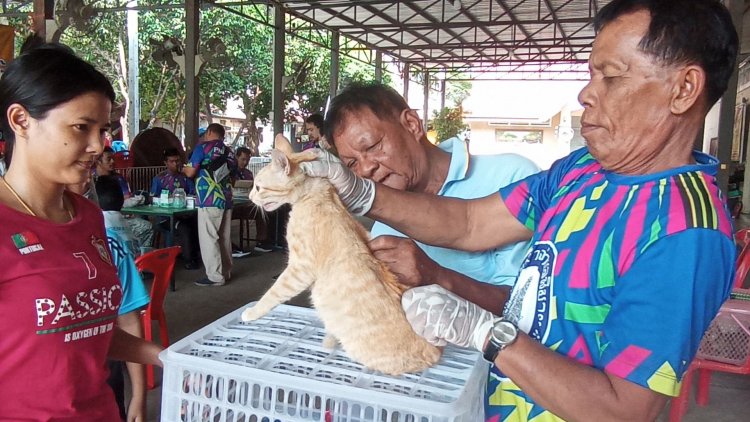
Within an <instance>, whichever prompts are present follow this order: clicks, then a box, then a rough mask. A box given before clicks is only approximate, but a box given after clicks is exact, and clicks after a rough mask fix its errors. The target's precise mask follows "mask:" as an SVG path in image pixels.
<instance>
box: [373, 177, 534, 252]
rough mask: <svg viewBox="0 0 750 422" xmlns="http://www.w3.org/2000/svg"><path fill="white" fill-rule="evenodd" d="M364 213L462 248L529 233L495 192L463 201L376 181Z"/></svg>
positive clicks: (488, 245)
mask: <svg viewBox="0 0 750 422" xmlns="http://www.w3.org/2000/svg"><path fill="white" fill-rule="evenodd" d="M367 216H369V217H370V218H373V219H375V220H378V221H381V222H383V223H385V224H387V225H389V226H391V227H393V228H394V229H396V230H398V231H400V232H401V233H404V234H406V235H407V236H408V237H411V238H412V239H415V240H418V241H420V242H422V243H426V244H428V245H434V246H442V247H447V248H451V249H460V250H465V251H484V250H488V249H493V248H496V247H498V246H502V245H506V244H509V243H514V242H519V241H522V240H528V239H530V238H531V234H532V233H531V232H530V231H529V230H528V229H527V228H526V227H525V226H523V225H522V224H521V223H519V222H518V221H517V220H516V219H515V217H513V216H512V215H511V214H510V212H509V211H508V209H507V208H506V207H505V205H504V204H503V201H502V199H501V198H500V195H498V194H494V195H490V196H487V197H485V198H480V199H472V200H464V199H456V198H449V197H441V196H435V195H430V194H425V193H415V192H405V191H399V190H395V189H391V188H389V187H387V186H385V185H380V184H379V185H377V189H376V191H375V200H374V201H373V204H372V208H370V211H369V212H368V213H367Z"/></svg>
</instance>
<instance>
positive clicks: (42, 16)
mask: <svg viewBox="0 0 750 422" xmlns="http://www.w3.org/2000/svg"><path fill="white" fill-rule="evenodd" d="M31 20H32V22H33V27H34V28H33V29H34V33H35V34H36V35H37V36H38V37H40V38H42V39H44V40H45V41H51V40H52V36H53V35H54V34H53V32H54V28H56V27H57V24H55V0H34V11H33V13H32V14H31ZM48 26H49V27H50V30H49V31H48V30H47V27H48ZM48 32H49V33H48Z"/></svg>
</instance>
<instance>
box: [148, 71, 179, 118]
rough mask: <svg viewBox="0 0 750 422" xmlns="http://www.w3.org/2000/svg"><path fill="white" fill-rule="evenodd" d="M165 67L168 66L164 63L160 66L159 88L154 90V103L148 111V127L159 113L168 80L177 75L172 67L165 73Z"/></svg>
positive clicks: (165, 95) (167, 86)
mask: <svg viewBox="0 0 750 422" xmlns="http://www.w3.org/2000/svg"><path fill="white" fill-rule="evenodd" d="M167 69H168V67H167V66H166V65H163V66H162V72H161V77H160V78H159V89H158V90H157V91H156V99H155V100H154V104H153V105H152V107H151V112H150V113H149V119H148V127H149V128H151V127H153V125H154V123H155V122H156V116H157V115H158V114H159V109H160V108H161V105H162V103H164V99H165V98H166V97H167V92H168V91H169V81H170V80H172V79H174V78H175V77H176V76H177V69H172V71H171V72H169V73H168V74H166V73H167ZM165 74H166V75H165ZM173 130H174V129H173Z"/></svg>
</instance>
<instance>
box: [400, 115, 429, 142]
mask: <svg viewBox="0 0 750 422" xmlns="http://www.w3.org/2000/svg"><path fill="white" fill-rule="evenodd" d="M399 120H400V122H401V125H402V126H403V127H405V128H406V129H407V130H408V131H409V133H411V134H412V136H413V137H414V139H416V140H417V141H420V140H422V137H423V136H425V131H424V127H422V119H420V118H419V115H418V114H417V112H416V111H415V110H412V109H410V108H407V109H405V110H402V111H401V115H400V116H399Z"/></svg>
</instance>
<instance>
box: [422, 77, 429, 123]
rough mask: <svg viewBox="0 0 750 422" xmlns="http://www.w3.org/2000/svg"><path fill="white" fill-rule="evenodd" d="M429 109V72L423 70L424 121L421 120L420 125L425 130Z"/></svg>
mask: <svg viewBox="0 0 750 422" xmlns="http://www.w3.org/2000/svg"><path fill="white" fill-rule="evenodd" d="M429 111H430V72H428V71H427V70H425V71H424V103H422V112H423V113H424V114H423V116H424V121H423V122H422V125H423V126H424V130H427V120H429V118H430V115H429V114H428V113H429Z"/></svg>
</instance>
